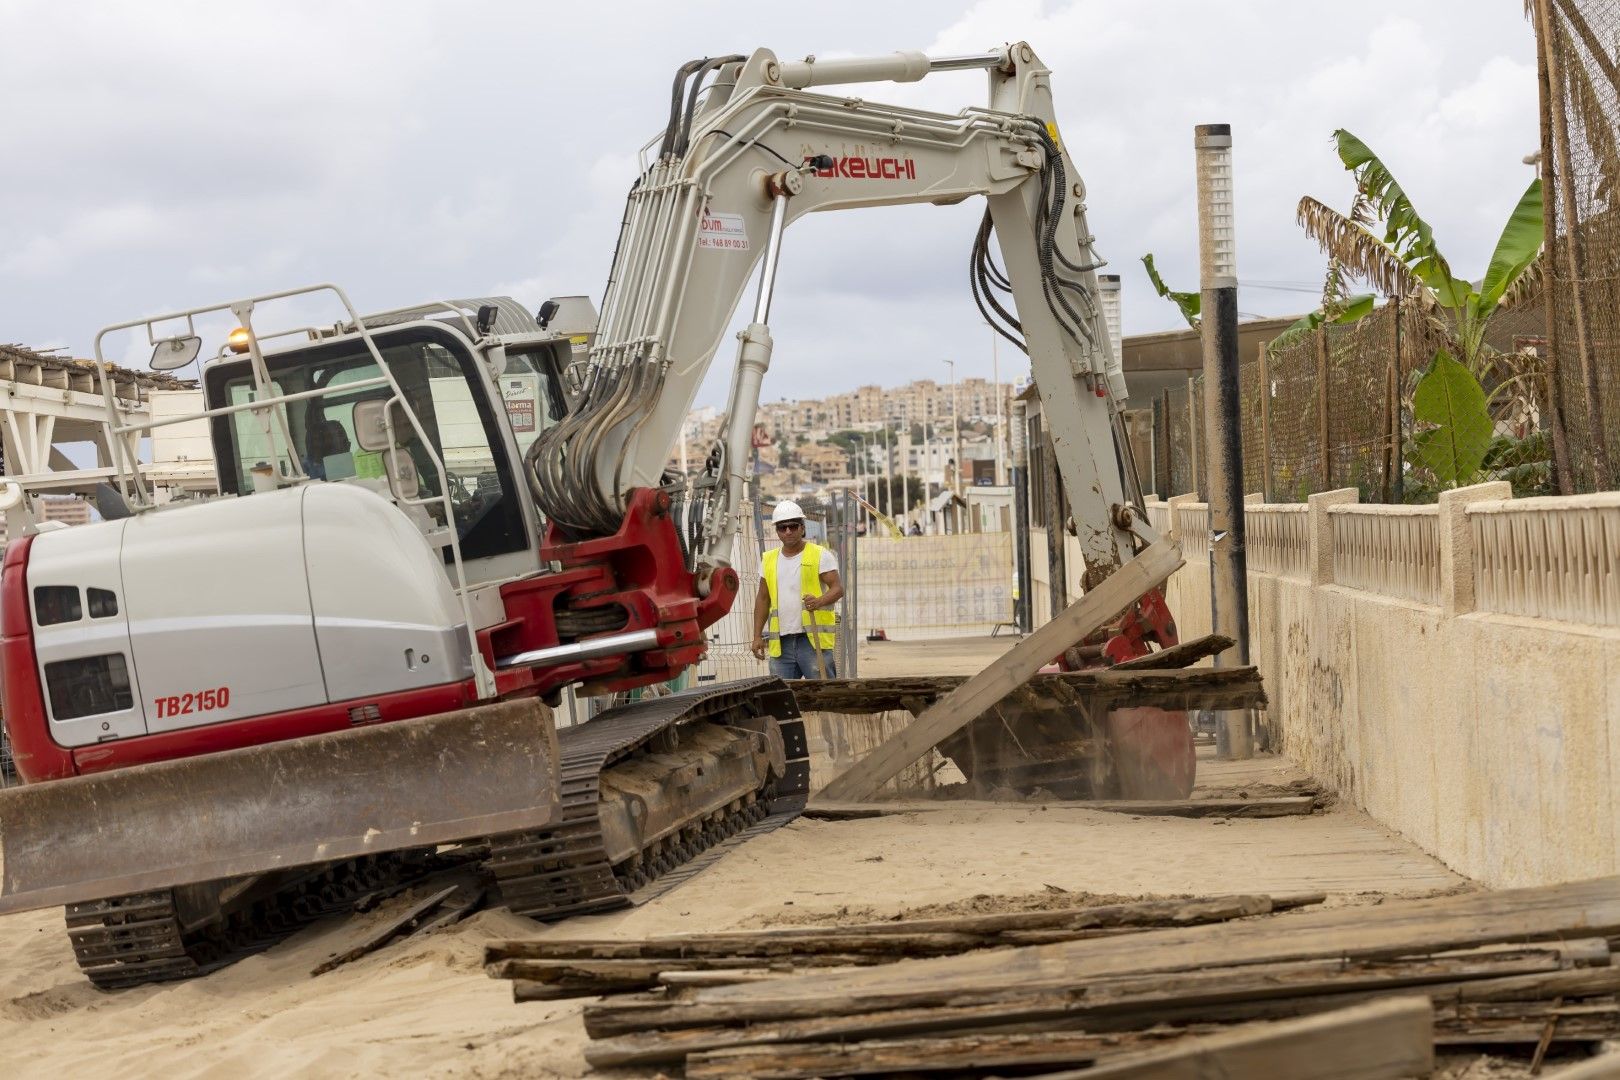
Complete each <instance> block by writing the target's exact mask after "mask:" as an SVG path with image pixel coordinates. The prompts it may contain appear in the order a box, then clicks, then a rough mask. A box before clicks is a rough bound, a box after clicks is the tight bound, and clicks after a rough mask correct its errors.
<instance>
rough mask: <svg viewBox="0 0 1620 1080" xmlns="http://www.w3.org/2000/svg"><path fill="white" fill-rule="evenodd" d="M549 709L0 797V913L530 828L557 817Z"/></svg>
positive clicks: (394, 729)
mask: <svg viewBox="0 0 1620 1080" xmlns="http://www.w3.org/2000/svg"><path fill="white" fill-rule="evenodd" d="M557 760H558V758H557V735H556V732H555V730H554V729H553V727H552V722H551V711H550V710H549V709H547V708H546V707H545V706H544V705H542V704H540V703H539V702H538V701H533V700H528V701H513V702H502V703H497V704H492V705H481V706H477V707H475V708H471V709H464V710H461V711H458V712H451V713H442V714H440V715H437V716H425V717H419V718H417V719H412V720H402V721H397V722H394V723H388V724H379V725H376V726H372V727H364V728H356V729H354V730H350V731H339V732H333V733H331V734H327V735H315V736H310V737H307V738H302V739H292V740H288V741H285V742H279V743H268V744H265V745H263V746H252V747H246V748H244V749H241V750H228V751H224V752H222V753H217V754H207V755H203V756H201V757H193V758H185V759H182V760H177V761H165V762H159V763H156V764H152V765H140V766H134V767H131V768H127V769H120V770H116V771H113V772H106V773H97V774H94V775H90V776H80V777H74V778H71V779H67V780H56V781H50V782H46V783H40V784H34V785H29V786H25V787H20V788H10V789H6V790H4V791H0V913H4V912H10V911H26V910H29V909H32V908H41V907H53V906H56V905H58V904H73V903H80V902H83V901H89V900H98V899H102V898H104V897H109V896H119V895H124V894H128V893H136V892H142V891H145V890H150V889H163V888H169V887H171V886H175V885H186V884H192V883H195V882H202V881H214V880H218V879H220V878H231V877H238V876H241V875H246V874H257V873H263V872H266V871H272V870H283V869H288V868H292V867H298V866H307V865H312V864H318V863H326V862H333V861H337V860H342V859H351V858H355V857H357V856H360V855H370V854H379V853H382V852H386V851H396V850H400V849H402V848H422V847H432V846H433V845H435V844H441V843H446V842H449V841H455V840H467V839H473V838H479V837H484V836H488V835H490V834H493V833H502V832H510V831H513V830H519V829H533V828H538V827H542V826H545V825H547V824H549V823H550V822H552V821H553V820H554V819H555V817H556V815H557V812H558V786H559V785H558V782H557Z"/></svg>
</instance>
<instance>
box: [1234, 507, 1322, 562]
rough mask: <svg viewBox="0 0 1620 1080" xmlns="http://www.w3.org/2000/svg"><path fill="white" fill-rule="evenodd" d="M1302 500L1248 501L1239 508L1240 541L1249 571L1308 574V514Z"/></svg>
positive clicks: (1309, 536) (1309, 542)
mask: <svg viewBox="0 0 1620 1080" xmlns="http://www.w3.org/2000/svg"><path fill="white" fill-rule="evenodd" d="M1308 509H1309V508H1308V507H1306V505H1305V504H1304V503H1249V504H1248V505H1246V506H1245V507H1244V508H1243V529H1244V544H1245V547H1246V552H1247V558H1248V566H1249V569H1250V570H1253V571H1255V572H1256V573H1261V574H1276V575H1277V576H1279V577H1289V578H1297V579H1299V580H1300V581H1305V580H1307V579H1309V577H1310V548H1311V533H1310V515H1309V514H1308V512H1307V511H1308Z"/></svg>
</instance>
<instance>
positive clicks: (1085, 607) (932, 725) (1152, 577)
mask: <svg viewBox="0 0 1620 1080" xmlns="http://www.w3.org/2000/svg"><path fill="white" fill-rule="evenodd" d="M1180 566H1181V554H1180V552H1179V550H1178V549H1177V548H1175V547H1174V546H1172V545H1171V544H1170V543H1169V542H1168V541H1165V540H1160V541H1158V542H1157V543H1154V544H1151V545H1149V546H1148V547H1147V548H1146V549H1145V550H1144V551H1143V552H1142V553H1141V554H1140V555H1138V556H1137V557H1136V558H1134V559H1132V560H1131V561H1130V562H1128V563H1126V564H1125V565H1124V566H1122V567H1120V568H1119V569H1118V570H1117V571H1115V572H1114V574H1113V576H1111V577H1110V578H1108V580H1106V581H1104V582H1103V583H1102V584H1101V585H1099V586H1097V587H1096V588H1095V589H1092V590H1091V591H1090V592H1088V593H1086V594H1085V595H1084V596H1082V597H1081V598H1080V599H1079V600H1078V601H1076V602H1075V603H1073V604H1070V605H1069V607H1068V608H1066V609H1065V610H1064V611H1063V612H1062V613H1060V614H1059V615H1058V616H1057V617H1056V618H1054V619H1053V620H1052V621H1051V622H1048V623H1047V624H1046V625H1044V626H1042V627H1041V628H1040V629H1038V630H1036V631H1035V632H1034V633H1033V634H1031V635H1029V636H1028V637H1026V638H1025V639H1024V640H1022V641H1020V642H1019V643H1018V644H1017V645H1014V646H1013V647H1012V648H1011V649H1010V650H1008V652H1007V653H1006V654H1005V655H1004V656H1002V657H1001V659H999V660H997V661H996V662H995V663H993V664H991V665H990V666H989V667H987V668H985V669H984V670H983V671H981V672H979V673H978V674H977V675H974V676H973V677H972V678H970V679H968V681H967V682H965V683H963V684H962V685H961V686H959V687H957V688H956V689H955V690H953V691H951V693H950V694H949V695H948V696H946V697H945V698H944V699H942V700H941V701H939V702H937V703H936V704H934V705H933V706H932V707H931V708H929V710H928V711H927V712H925V713H923V714H922V715H921V716H919V717H917V719H915V720H913V721H912V722H911V723H910V724H907V725H906V726H905V727H904V728H902V729H901V730H900V731H898V732H897V733H895V735H894V736H892V737H891V738H889V739H886V740H884V742H883V743H881V744H880V745H879V746H878V747H877V748H876V749H875V750H873V751H872V752H871V753H869V754H867V755H866V756H865V757H863V758H862V759H861V760H860V761H857V762H856V763H855V764H854V765H853V766H851V767H850V768H849V769H848V770H846V771H845V772H844V773H842V774H841V775H839V776H836V777H834V778H833V780H832V782H831V783H829V784H828V785H827V786H826V787H825V788H823V789H822V792H821V794H820V795H818V796H817V798H820V799H825V800H826V801H829V802H838V801H840V800H842V801H845V802H854V801H859V800H861V799H865V798H869V797H870V796H871V795H872V793H873V792H875V791H877V789H878V788H880V787H882V786H883V785H884V784H885V783H887V782H888V781H890V780H892V779H894V777H895V776H897V775H899V773H900V770H902V769H904V768H905V767H906V766H907V765H910V764H911V763H912V762H914V761H916V760H917V759H918V758H920V757H922V756H923V755H924V754H926V753H927V752H928V751H929V750H930V749H932V748H933V747H934V746H935V745H936V744H937V743H938V742H939V741H940V740H941V739H944V738H946V737H947V736H949V735H951V734H952V733H954V732H956V731H958V730H960V729H961V728H962V726H963V725H965V724H967V723H968V722H970V721H971V720H973V719H974V718H975V717H977V716H979V715H980V714H982V713H983V712H985V710H987V709H989V708H990V707H991V706H993V705H995V704H996V703H997V702H999V701H1001V700H1002V699H1003V698H1005V697H1006V696H1007V695H1008V694H1010V693H1012V692H1013V691H1014V690H1016V689H1018V687H1020V686H1022V685H1023V684H1024V683H1026V682H1028V681H1029V678H1030V676H1032V675H1034V674H1035V673H1036V672H1037V671H1039V670H1040V669H1041V667H1042V666H1043V665H1045V664H1048V663H1051V661H1052V658H1053V657H1054V656H1057V655H1058V654H1059V653H1061V652H1062V651H1063V650H1064V649H1067V648H1069V647H1070V646H1071V645H1073V644H1074V643H1075V642H1077V641H1079V640H1080V639H1081V638H1083V637H1085V636H1086V635H1087V634H1089V633H1091V631H1093V630H1095V629H1097V628H1098V627H1099V626H1101V625H1103V623H1105V622H1107V621H1108V620H1109V619H1111V618H1113V617H1114V616H1115V615H1117V614H1119V613H1120V612H1121V611H1124V610H1125V609H1126V608H1127V607H1129V606H1130V605H1131V604H1133V603H1135V602H1136V600H1137V599H1138V598H1139V597H1140V596H1141V595H1142V594H1143V593H1145V592H1147V591H1148V590H1150V589H1155V588H1157V587H1158V586H1160V585H1162V584H1163V583H1164V582H1165V580H1166V579H1168V578H1169V577H1170V575H1171V574H1173V573H1175V572H1176V569H1177V568H1178V567H1180Z"/></svg>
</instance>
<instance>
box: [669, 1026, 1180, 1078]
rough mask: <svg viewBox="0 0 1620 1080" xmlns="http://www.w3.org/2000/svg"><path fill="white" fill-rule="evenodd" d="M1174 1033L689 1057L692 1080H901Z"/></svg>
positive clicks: (1123, 1045)
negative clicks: (871, 1079)
mask: <svg viewBox="0 0 1620 1080" xmlns="http://www.w3.org/2000/svg"><path fill="white" fill-rule="evenodd" d="M1175 1035H1176V1033H1172V1032H1168V1031H1165V1032H1131V1033H1128V1034H1106V1035H1092V1034H1085V1033H1082V1032H1043V1033H1040V1034H1030V1035H962V1036H957V1037H954V1038H939V1037H934V1038H921V1039H904V1040H895V1039H884V1040H872V1041H869V1042H858V1043H790V1044H786V1045H781V1046H771V1047H765V1048H755V1047H745V1048H740V1049H727V1050H714V1051H709V1052H705V1053H697V1054H693V1055H692V1056H690V1057H689V1058H687V1059H686V1076H687V1080H808V1078H812V1077H820V1076H896V1075H904V1074H906V1073H910V1072H913V1071H929V1072H948V1071H951V1070H962V1071H975V1072H976V1071H977V1070H983V1069H994V1068H999V1067H1005V1066H1009V1065H1015V1066H1031V1065H1078V1064H1083V1063H1085V1062H1090V1061H1096V1060H1097V1059H1098V1058H1102V1057H1106V1056H1108V1055H1109V1054H1121V1053H1125V1052H1129V1051H1133V1050H1134V1051H1141V1050H1144V1049H1148V1048H1151V1047H1152V1046H1153V1045H1154V1044H1156V1043H1164V1042H1167V1041H1169V1040H1170V1039H1172V1038H1174V1037H1175Z"/></svg>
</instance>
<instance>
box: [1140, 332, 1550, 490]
mask: <svg viewBox="0 0 1620 1080" xmlns="http://www.w3.org/2000/svg"><path fill="white" fill-rule="evenodd" d="M1542 326H1543V324H1542V321H1541V314H1540V313H1539V312H1537V311H1512V312H1505V313H1503V314H1502V315H1499V316H1498V317H1497V318H1496V319H1495V320H1494V321H1493V323H1492V325H1491V330H1490V334H1489V336H1488V342H1487V345H1486V346H1485V348H1484V349H1483V350H1482V351H1481V353H1480V355H1479V356H1478V357H1477V358H1475V360H1474V362H1473V364H1472V367H1471V368H1470V369H1469V370H1468V371H1467V380H1472V383H1468V382H1467V380H1465V381H1464V383H1463V384H1459V385H1464V386H1465V387H1466V385H1474V386H1475V387H1476V390H1475V391H1474V392H1475V393H1476V394H1477V395H1478V400H1477V401H1475V402H1474V405H1475V406H1476V408H1474V409H1473V410H1472V411H1469V410H1465V409H1462V408H1460V407H1459V408H1455V409H1452V410H1451V411H1450V412H1448V413H1446V414H1445V415H1444V416H1442V415H1441V414H1439V413H1437V412H1436V411H1435V409H1434V407H1433V401H1434V400H1435V399H1436V398H1437V397H1438V396H1442V395H1440V389H1441V388H1440V387H1439V386H1437V385H1435V384H1431V385H1430V386H1428V387H1427V388H1420V385H1419V384H1420V379H1421V377H1422V376H1423V374H1424V373H1425V372H1426V371H1428V370H1429V369H1430V368H1431V366H1434V364H1435V356H1436V354H1437V353H1438V352H1439V351H1441V350H1442V349H1444V350H1446V351H1447V354H1448V355H1453V354H1456V353H1458V351H1459V350H1458V347H1457V345H1456V342H1455V341H1454V340H1453V335H1452V333H1451V329H1450V325H1449V323H1448V320H1447V319H1446V317H1445V314H1444V312H1440V311H1438V310H1436V309H1432V308H1428V307H1425V306H1424V305H1423V304H1421V303H1419V302H1418V301H1416V300H1407V301H1395V302H1390V303H1386V304H1384V305H1383V306H1381V307H1379V308H1377V309H1375V310H1374V311H1373V313H1372V314H1370V315H1368V316H1367V317H1365V318H1363V319H1361V320H1360V321H1358V322H1355V323H1352V324H1350V325H1345V326H1338V325H1328V326H1324V327H1321V328H1318V329H1316V330H1314V331H1304V330H1299V331H1294V332H1292V333H1289V334H1285V335H1283V336H1282V337H1280V338H1277V339H1275V340H1273V341H1271V342H1269V343H1267V344H1266V345H1264V346H1262V347H1261V348H1260V349H1259V350H1257V352H1256V353H1255V355H1253V356H1249V357H1245V358H1243V360H1242V365H1241V370H1240V378H1239V389H1240V400H1241V407H1242V417H1241V421H1242V422H1241V430H1242V436H1243V479H1244V490H1245V491H1249V492H1258V493H1261V494H1263V495H1264V496H1265V498H1266V500H1267V501H1268V502H1301V501H1304V499H1305V498H1306V496H1308V495H1310V494H1312V493H1314V492H1318V491H1328V490H1332V489H1335V488H1355V489H1356V490H1357V491H1358V492H1359V493H1360V497H1361V500H1362V501H1363V502H1433V501H1434V499H1435V497H1436V496H1437V495H1438V493H1439V492H1440V491H1441V490H1444V489H1445V488H1448V487H1454V486H1460V485H1463V484H1471V483H1478V482H1480V481H1484V480H1492V479H1504V480H1509V481H1511V482H1512V483H1513V486H1514V492H1515V494H1518V495H1521V496H1524V495H1539V494H1551V493H1553V492H1554V491H1555V488H1554V486H1553V481H1554V474H1553V467H1552V459H1551V452H1550V443H1549V440H1548V438H1547V430H1546V428H1547V423H1548V419H1549V416H1550V413H1549V409H1548V406H1547V380H1546V372H1545V368H1544V365H1543V364H1542V363H1541V360H1540V357H1539V354H1538V352H1537V347H1538V345H1540V344H1542V343H1543V341H1544V339H1543V338H1542V337H1541V336H1540V335H1539V333H1538V331H1539V330H1540V329H1541V328H1542ZM1458 370H1462V369H1461V368H1459V369H1458ZM1461 377H1462V376H1460V375H1459V376H1458V378H1461ZM1202 409H1203V388H1202V380H1201V379H1194V380H1192V381H1191V382H1190V383H1189V385H1188V389H1187V390H1186V392H1185V393H1182V392H1181V391H1179V390H1176V391H1171V392H1170V393H1168V394H1166V395H1165V396H1164V401H1163V402H1162V403H1161V407H1160V408H1159V409H1157V410H1155V422H1156V423H1159V424H1160V426H1161V428H1162V430H1160V431H1156V432H1155V439H1156V440H1157V441H1159V442H1161V443H1163V444H1165V446H1166V450H1165V451H1164V456H1165V457H1166V458H1167V460H1168V462H1169V470H1168V471H1169V476H1168V478H1167V479H1168V481H1169V487H1168V490H1169V492H1170V493H1172V494H1180V493H1182V492H1190V491H1200V490H1202V487H1203V485H1202V477H1201V476H1200V471H1199V465H1198V458H1199V455H1200V452H1201V451H1202V449H1203V442H1202V440H1203V427H1204V425H1203V423H1202V421H1203V413H1202Z"/></svg>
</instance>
